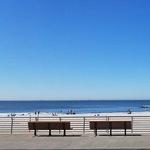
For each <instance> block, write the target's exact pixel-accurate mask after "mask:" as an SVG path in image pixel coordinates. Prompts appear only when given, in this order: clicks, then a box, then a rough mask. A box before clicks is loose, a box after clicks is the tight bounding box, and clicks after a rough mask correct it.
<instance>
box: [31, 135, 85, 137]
mask: <svg viewBox="0 0 150 150" xmlns="http://www.w3.org/2000/svg"><path fill="white" fill-rule="evenodd" d="M81 136H82V135H65V136H63V135H51V136H49V135H37V136H33V137H81Z"/></svg>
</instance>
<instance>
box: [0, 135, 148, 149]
mask: <svg viewBox="0 0 150 150" xmlns="http://www.w3.org/2000/svg"><path fill="white" fill-rule="evenodd" d="M149 139H150V136H146V135H145V136H98V137H94V136H93V135H82V136H66V137H61V136H52V137H47V136H39V137H33V136H32V135H0V149H132V148H134V149H148V148H150V142H149Z"/></svg>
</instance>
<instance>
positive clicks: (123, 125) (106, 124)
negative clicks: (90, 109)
mask: <svg viewBox="0 0 150 150" xmlns="http://www.w3.org/2000/svg"><path fill="white" fill-rule="evenodd" d="M90 129H93V130H94V133H95V135H97V129H101V130H103V129H109V130H110V135H112V129H124V134H125V135H126V130H127V129H132V123H131V121H90Z"/></svg>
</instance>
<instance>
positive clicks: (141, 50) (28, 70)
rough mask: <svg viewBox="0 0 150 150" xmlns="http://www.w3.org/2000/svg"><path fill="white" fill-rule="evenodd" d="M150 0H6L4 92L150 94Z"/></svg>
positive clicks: (0, 74)
mask: <svg viewBox="0 0 150 150" xmlns="http://www.w3.org/2000/svg"><path fill="white" fill-rule="evenodd" d="M149 6H150V1H149V0H63V1H62V0H1V1H0V99H1V100H5V99H17V100H20V99H24V100H25V99H27V100H29V99H31V100H32V99H39V100H40V99H46V100H48V99H50V100H55V99H150V9H149Z"/></svg>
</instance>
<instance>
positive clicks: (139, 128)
mask: <svg viewBox="0 0 150 150" xmlns="http://www.w3.org/2000/svg"><path fill="white" fill-rule="evenodd" d="M35 120H38V121H69V122H70V123H71V127H72V128H73V130H69V131H67V134H70V135H82V134H91V133H93V130H90V128H89V122H90V121H96V120H105V121H106V120H107V121H109V120H130V121H132V130H128V131H127V133H129V134H141V135H143V134H149V135H150V116H62V117H58V116H53V117H40V116H39V117H14V116H11V117H0V134H33V131H29V130H28V122H29V121H35ZM38 132H42V133H43V134H47V132H46V131H38ZM98 132H99V133H100V134H107V133H108V132H109V131H108V130H99V131H98ZM113 132H116V133H120V132H123V131H122V130H114V131H113ZM52 133H54V134H55V133H57V134H62V131H52Z"/></svg>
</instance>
